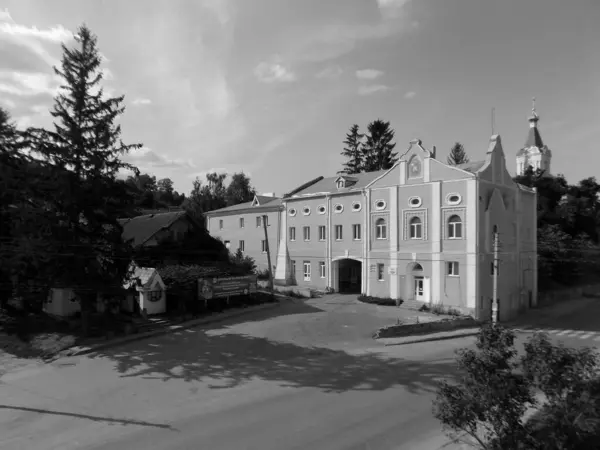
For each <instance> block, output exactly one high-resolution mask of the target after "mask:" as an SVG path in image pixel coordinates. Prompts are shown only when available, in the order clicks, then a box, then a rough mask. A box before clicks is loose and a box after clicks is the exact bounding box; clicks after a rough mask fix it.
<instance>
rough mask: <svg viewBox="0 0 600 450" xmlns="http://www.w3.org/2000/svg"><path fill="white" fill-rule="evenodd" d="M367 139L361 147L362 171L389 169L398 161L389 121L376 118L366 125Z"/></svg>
mask: <svg viewBox="0 0 600 450" xmlns="http://www.w3.org/2000/svg"><path fill="white" fill-rule="evenodd" d="M367 130H368V134H367V140H366V143H365V145H364V147H363V155H364V167H363V169H364V170H363V171H364V172H373V171H376V170H387V169H391V168H392V166H393V165H394V164H396V162H397V161H398V153H397V152H394V148H395V147H396V143H395V142H392V140H393V139H394V134H395V132H394V130H393V129H392V128H391V127H390V122H384V121H383V120H381V119H377V120H375V121H373V122H371V123H370V124H369V125H368V126H367Z"/></svg>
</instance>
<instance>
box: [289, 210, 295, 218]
mask: <svg viewBox="0 0 600 450" xmlns="http://www.w3.org/2000/svg"><path fill="white" fill-rule="evenodd" d="M288 214H289V215H290V216H292V217H294V216H295V215H296V208H290V209H288Z"/></svg>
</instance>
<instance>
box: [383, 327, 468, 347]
mask: <svg viewBox="0 0 600 450" xmlns="http://www.w3.org/2000/svg"><path fill="white" fill-rule="evenodd" d="M478 334H479V328H468V329H464V330H462V331H461V332H456V331H455V332H443V333H432V334H424V335H418V336H406V337H402V338H380V339H377V340H378V341H380V342H381V341H382V340H383V339H389V341H387V342H385V341H384V342H381V343H382V344H383V345H384V346H385V347H389V346H393V345H406V344H416V343H419V342H432V341H445V340H449V339H455V338H462V337H469V336H477V335H478ZM392 340H393V341H392Z"/></svg>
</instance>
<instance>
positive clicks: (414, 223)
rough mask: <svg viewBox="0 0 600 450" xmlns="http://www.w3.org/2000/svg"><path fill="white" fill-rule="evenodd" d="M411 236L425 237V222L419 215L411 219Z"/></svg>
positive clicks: (416, 237)
mask: <svg viewBox="0 0 600 450" xmlns="http://www.w3.org/2000/svg"><path fill="white" fill-rule="evenodd" d="M410 238H411V239H423V222H421V219H420V218H419V217H413V218H412V219H410Z"/></svg>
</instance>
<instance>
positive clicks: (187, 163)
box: [123, 147, 196, 170]
mask: <svg viewBox="0 0 600 450" xmlns="http://www.w3.org/2000/svg"><path fill="white" fill-rule="evenodd" d="M123 159H124V160H125V161H127V162H128V163H130V164H133V165H135V166H137V167H138V168H139V169H140V170H148V169H151V168H171V169H173V168H194V167H196V166H195V164H194V163H193V162H192V161H191V160H184V159H169V158H167V157H166V156H163V155H161V154H159V153H157V152H155V151H154V150H152V149H150V148H148V147H142V148H140V149H136V150H132V151H131V152H130V153H128V154H126V155H124V156H123Z"/></svg>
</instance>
